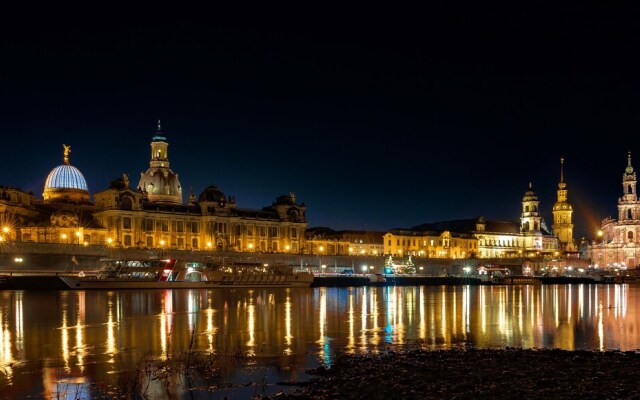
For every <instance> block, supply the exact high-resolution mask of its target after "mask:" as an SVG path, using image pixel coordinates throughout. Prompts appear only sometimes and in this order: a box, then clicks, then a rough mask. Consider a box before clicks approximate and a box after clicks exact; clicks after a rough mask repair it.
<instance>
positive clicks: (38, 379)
mask: <svg viewBox="0 0 640 400" xmlns="http://www.w3.org/2000/svg"><path fill="white" fill-rule="evenodd" d="M639 307H640V285H628V284H621V285H613V284H611V285H593V284H592V285H587V284H584V285H532V286H408V287H357V288H305V289H278V288H276V289H272V288H269V289H215V290H187V289H181V290H148V291H133V290H128V291H46V292H38V291H4V292H0V398H3V399H4V398H11V399H15V398H25V397H32V398H56V399H58V398H69V399H76V398H98V397H100V396H103V397H110V396H112V397H116V396H117V395H118V393H119V391H120V390H122V389H121V388H122V387H125V386H126V385H131V382H132V381H133V380H134V379H135V376H138V377H139V376H141V374H142V375H143V376H142V378H140V381H141V382H143V383H144V388H145V392H144V393H145V395H146V396H147V397H149V398H193V397H194V395H196V394H197V396H195V397H196V398H211V399H221V398H223V397H225V396H226V397H229V398H230V399H242V398H250V397H251V396H253V395H258V394H266V395H269V394H274V393H276V392H278V391H282V390H284V391H290V390H294V389H295V387H292V386H288V385H283V384H282V382H285V383H286V382H295V381H303V380H306V379H309V375H307V374H306V373H305V371H306V370H308V369H309V368H314V367H317V366H318V365H320V364H326V365H329V366H330V365H331V358H332V357H333V356H335V355H336V354H339V353H364V352H378V351H385V350H386V349H388V348H389V347H394V346H396V345H405V344H414V345H415V344H417V345H421V346H425V347H429V348H451V347H457V346H474V347H477V348H503V347H506V346H512V347H523V348H561V349H567V350H574V349H589V350H596V351H605V350H612V349H619V350H636V349H640V315H639V311H640V308H639ZM191 351H197V352H199V353H200V354H203V355H205V357H210V358H208V359H209V360H212V361H211V363H212V364H211V365H213V364H215V366H216V367H215V372H216V373H215V374H209V375H210V376H207V377H204V375H206V374H204V373H202V371H201V370H202V365H199V367H198V371H196V372H197V373H198V374H199V376H198V377H196V378H192V379H191V378H190V379H186V378H185V376H186V375H185V374H180V373H178V374H174V375H176V376H172V377H169V378H166V379H164V378H163V379H161V378H158V377H157V376H156V377H155V378H153V376H151V375H149V373H148V372H147V373H145V372H144V371H145V369H144V368H143V367H144V366H146V367H147V370H146V371H148V368H149V366H150V365H158V364H157V363H162V362H167V361H170V360H179V359H183V357H185V355H186V354H189V353H190V352H191ZM205 359H207V358H205ZM154 363H156V364H154ZM165 365H167V364H165ZM141 371H142V372H141ZM170 372H175V370H173V371H171V370H168V372H167V374H168V375H170ZM189 389H191V390H189Z"/></svg>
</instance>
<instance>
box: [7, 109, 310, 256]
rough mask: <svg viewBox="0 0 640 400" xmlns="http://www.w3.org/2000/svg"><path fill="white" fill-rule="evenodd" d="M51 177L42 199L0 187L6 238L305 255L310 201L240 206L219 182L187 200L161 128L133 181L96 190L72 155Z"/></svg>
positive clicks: (121, 180) (282, 199) (283, 199)
mask: <svg viewBox="0 0 640 400" xmlns="http://www.w3.org/2000/svg"><path fill="white" fill-rule="evenodd" d="M63 146H64V157H63V164H61V165H59V166H57V167H55V168H54V169H53V170H52V171H51V172H50V173H49V175H48V177H47V179H46V181H45V187H44V193H43V199H42V200H39V199H36V198H35V196H34V194H33V193H26V192H24V191H22V190H20V189H17V188H9V187H3V188H0V226H1V227H2V229H3V232H1V233H0V240H1V241H16V242H36V243H60V244H78V245H87V246H88V245H105V246H121V247H135V248H149V249H176V250H221V251H263V252H291V253H299V252H301V251H302V250H303V247H304V232H305V230H306V227H307V222H306V219H305V205H304V203H298V202H297V200H296V197H295V195H294V194H293V193H290V194H287V195H282V196H279V197H278V198H277V199H276V200H275V201H274V202H273V203H272V204H271V205H270V206H266V207H263V208H262V209H246V208H241V207H238V206H237V204H236V200H235V198H234V197H232V196H226V195H225V194H224V193H223V192H222V191H221V190H220V189H219V188H217V187H216V186H213V185H212V186H209V187H207V188H205V189H204V190H203V191H202V193H200V195H199V196H198V197H196V195H195V193H193V192H192V193H190V194H189V198H188V201H187V202H186V203H183V200H182V186H181V184H180V181H179V179H178V174H176V173H174V172H173V171H172V170H171V169H170V168H169V167H170V163H169V155H168V147H169V143H168V141H167V139H166V136H165V135H164V133H163V132H162V130H161V128H160V122H159V121H158V130H157V132H156V134H155V135H154V136H153V138H152V141H151V159H150V162H149V168H148V169H147V171H146V172H144V173H142V174H141V175H140V181H139V183H138V185H137V186H132V185H131V183H130V181H129V177H128V175H127V174H123V176H122V177H121V178H118V179H116V180H114V181H112V182H111V184H110V185H109V187H108V188H107V189H105V190H102V191H99V192H97V193H95V195H94V200H95V202H91V201H90V194H89V189H88V187H87V183H86V180H85V178H84V176H83V175H82V173H81V172H80V170H78V169H77V168H76V167H74V166H73V165H71V163H70V161H69V153H70V151H71V150H70V146H66V145H63Z"/></svg>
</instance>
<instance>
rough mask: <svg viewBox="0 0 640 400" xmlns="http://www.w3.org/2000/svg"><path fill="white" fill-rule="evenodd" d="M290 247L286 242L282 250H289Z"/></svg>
mask: <svg viewBox="0 0 640 400" xmlns="http://www.w3.org/2000/svg"><path fill="white" fill-rule="evenodd" d="M290 248H291V246H289V245H288V244H287V245H285V246H284V250H285V251H286V252H289V249H290Z"/></svg>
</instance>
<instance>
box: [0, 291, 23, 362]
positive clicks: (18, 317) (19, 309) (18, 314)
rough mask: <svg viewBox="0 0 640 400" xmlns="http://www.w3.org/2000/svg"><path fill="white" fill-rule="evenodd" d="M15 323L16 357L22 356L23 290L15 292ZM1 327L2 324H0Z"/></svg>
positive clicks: (20, 357)
mask: <svg viewBox="0 0 640 400" xmlns="http://www.w3.org/2000/svg"><path fill="white" fill-rule="evenodd" d="M15 296H16V307H15V324H16V352H17V357H18V359H22V358H24V350H25V349H24V315H23V304H22V300H23V292H16V294H15ZM0 327H2V324H0Z"/></svg>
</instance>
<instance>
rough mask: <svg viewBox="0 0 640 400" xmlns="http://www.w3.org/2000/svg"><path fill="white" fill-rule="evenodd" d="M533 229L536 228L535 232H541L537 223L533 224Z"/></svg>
mask: <svg viewBox="0 0 640 400" xmlns="http://www.w3.org/2000/svg"><path fill="white" fill-rule="evenodd" d="M533 227H534V228H533V230H534V231H538V230H540V227H539V226H538V223H537V222H535V223H534V224H533Z"/></svg>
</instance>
